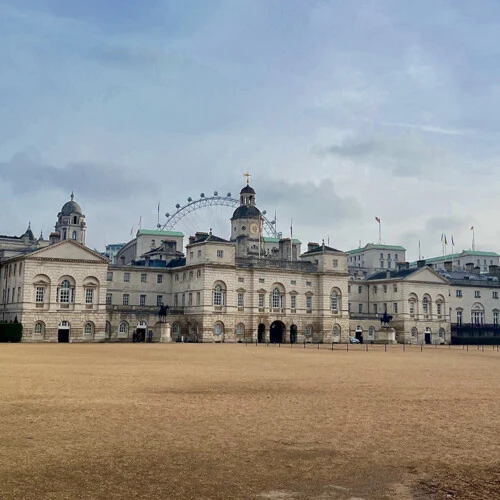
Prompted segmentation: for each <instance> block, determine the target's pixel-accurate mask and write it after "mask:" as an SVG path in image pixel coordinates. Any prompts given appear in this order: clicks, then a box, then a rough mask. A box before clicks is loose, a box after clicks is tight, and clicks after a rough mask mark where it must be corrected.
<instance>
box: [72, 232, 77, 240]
mask: <svg viewBox="0 0 500 500" xmlns="http://www.w3.org/2000/svg"><path fill="white" fill-rule="evenodd" d="M71 239H72V240H76V231H73V232H72V233H71Z"/></svg>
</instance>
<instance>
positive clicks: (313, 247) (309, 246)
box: [307, 241, 319, 252]
mask: <svg viewBox="0 0 500 500" xmlns="http://www.w3.org/2000/svg"><path fill="white" fill-rule="evenodd" d="M318 247H319V243H314V242H313V241H310V242H309V243H308V244H307V251H308V252H310V251H311V250H314V249H315V248H318Z"/></svg>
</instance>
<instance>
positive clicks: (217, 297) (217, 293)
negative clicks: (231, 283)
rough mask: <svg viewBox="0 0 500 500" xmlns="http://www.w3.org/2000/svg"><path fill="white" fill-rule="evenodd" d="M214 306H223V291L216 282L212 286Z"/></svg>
mask: <svg viewBox="0 0 500 500" xmlns="http://www.w3.org/2000/svg"><path fill="white" fill-rule="evenodd" d="M213 296H214V306H223V305H224V291H223V290H222V286H221V285H219V284H217V285H215V287H214V292H213Z"/></svg>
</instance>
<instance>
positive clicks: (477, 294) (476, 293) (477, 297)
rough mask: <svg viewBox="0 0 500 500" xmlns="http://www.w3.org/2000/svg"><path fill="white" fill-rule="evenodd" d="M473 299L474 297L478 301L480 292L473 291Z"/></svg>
mask: <svg viewBox="0 0 500 500" xmlns="http://www.w3.org/2000/svg"><path fill="white" fill-rule="evenodd" d="M474 297H475V298H476V299H480V298H481V292H480V291H479V290H475V291H474Z"/></svg>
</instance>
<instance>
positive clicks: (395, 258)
mask: <svg viewBox="0 0 500 500" xmlns="http://www.w3.org/2000/svg"><path fill="white" fill-rule="evenodd" d="M394 260H395V261H396V262H397V261H398V260H399V258H398V254H397V253H395V254H394Z"/></svg>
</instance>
